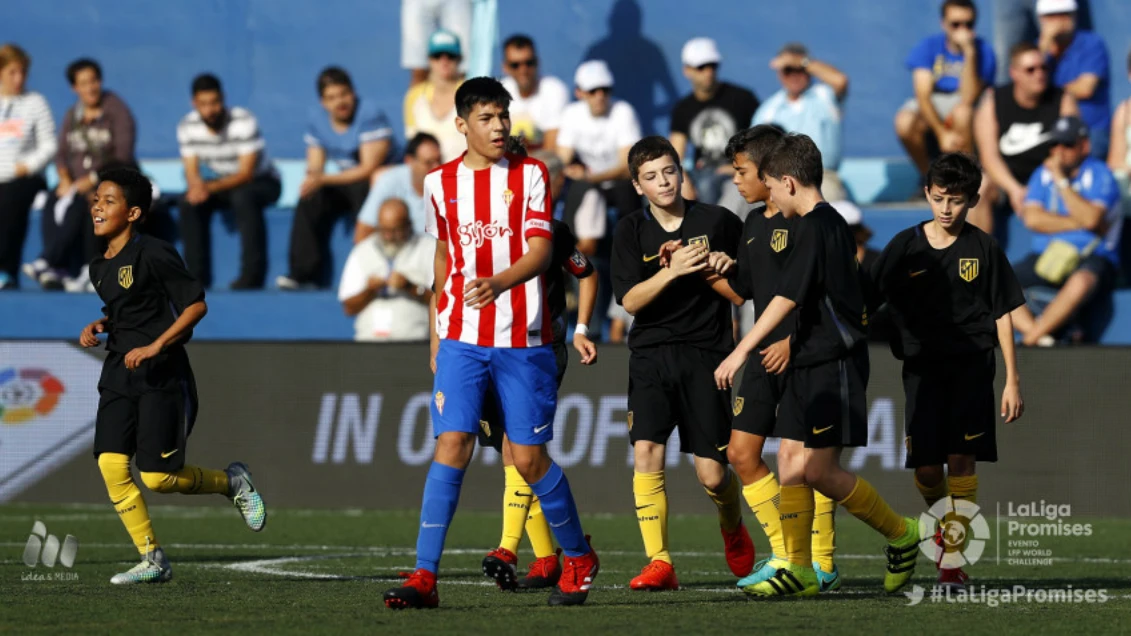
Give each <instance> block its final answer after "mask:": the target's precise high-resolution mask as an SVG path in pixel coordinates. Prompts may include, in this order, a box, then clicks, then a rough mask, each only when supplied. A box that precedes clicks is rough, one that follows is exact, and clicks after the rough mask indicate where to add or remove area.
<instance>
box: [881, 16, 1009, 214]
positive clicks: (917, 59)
mask: <svg viewBox="0 0 1131 636" xmlns="http://www.w3.org/2000/svg"><path fill="white" fill-rule="evenodd" d="M977 17H978V9H977V8H976V7H975V6H974V2H973V0H945V1H944V2H943V4H942V33H936V34H935V35H932V36H929V37H927V38H926V39H924V40H922V41H921V42H919V44H917V45H916V46H915V48H914V49H912V50H911V54H910V55H908V56H907V68H908V69H910V70H911V86H912V90H914V93H915V96H914V97H912V98H911V99H910V100H908V101H907V103H905V104H904V105H903V107H902V108H900V109H899V112H897V113H896V114H895V134H896V135H897V136H898V137H899V140H900V142H902V143H903V147H904V149H906V150H907V155H908V156H909V157H911V161H913V162H914V163H915V167H916V168H918V169H919V177H920V180H922V179H923V177H924V176H925V175H926V174H927V167H928V165H929V164H930V156H929V152H928V143H929V141H928V137H929V136H933V137H934V139H935V141H937V143H938V147H939V150H941V151H942V152H972V151H973V149H974V142H973V130H972V128H971V127H972V124H973V119H974V104H975V102H977V100H978V97H980V96H981V94H982V89H983V88H985V87H986V86H992V85H993V81H994V72H995V70H996V67H997V62H996V58H995V56H994V51H993V49H992V48H991V47H990V45H989V43H988V42H986V41H985V40H983V39H982V38H980V37H978V36H977V35H975V33H974V23H975V21H976V20H977ZM918 192H919V193H920V194H921V193H922V190H920V191H918Z"/></svg>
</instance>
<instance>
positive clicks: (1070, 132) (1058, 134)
mask: <svg viewBox="0 0 1131 636" xmlns="http://www.w3.org/2000/svg"><path fill="white" fill-rule="evenodd" d="M1088 133H1089V131H1088V124H1085V123H1084V120H1082V119H1080V118H1079V117H1075V116H1073V115H1068V116H1067V117H1061V118H1060V119H1058V120H1056V125H1054V126H1053V127H1052V132H1051V133H1050V134H1049V139H1051V140H1052V142H1053V143H1054V144H1064V145H1066V146H1073V145H1076V142H1078V141H1080V140H1081V139H1087V138H1088Z"/></svg>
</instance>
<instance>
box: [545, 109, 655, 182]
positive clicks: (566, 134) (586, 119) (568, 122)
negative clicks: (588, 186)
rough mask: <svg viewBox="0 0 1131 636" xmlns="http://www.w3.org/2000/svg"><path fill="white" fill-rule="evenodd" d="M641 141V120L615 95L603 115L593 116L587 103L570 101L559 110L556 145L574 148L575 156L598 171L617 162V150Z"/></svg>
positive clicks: (615, 165)
mask: <svg viewBox="0 0 1131 636" xmlns="http://www.w3.org/2000/svg"><path fill="white" fill-rule="evenodd" d="M638 141H640V122H639V121H638V120H637V119H636V111H635V110H633V109H632V106H630V105H629V103H628V102H624V101H621V100H619V99H614V100H613V101H612V105H611V106H610V107H609V112H608V113H607V114H606V115H605V116H604V117H594V116H593V114H592V113H590V112H589V104H588V103H586V102H583V101H580V102H573V103H572V104H570V105H569V106H566V107H565V110H564V111H563V112H562V125H561V127H560V128H559V129H558V146H560V147H563V148H573V150H574V152H576V153H577V158H578V159H581V161H582V163H584V164H585V166H586V167H587V168H589V172H593V173H600V172H605V171H606V170H611V169H613V168H615V167H617V165H618V164H619V163H620V150H621V149H622V148H629V147H631V146H632V144H634V143H636V142H638Z"/></svg>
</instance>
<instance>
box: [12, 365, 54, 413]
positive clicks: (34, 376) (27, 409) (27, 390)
mask: <svg viewBox="0 0 1131 636" xmlns="http://www.w3.org/2000/svg"><path fill="white" fill-rule="evenodd" d="M64 390H65V389H64V387H63V383H62V382H60V381H59V378H56V377H55V376H53V375H51V374H50V373H48V372H47V370H45V369H14V368H11V367H9V368H7V369H0V424H23V423H24V422H28V421H30V420H32V419H35V418H36V417H37V416H38V417H42V416H45V415H48V414H50V413H51V411H53V410H55V407H56V406H58V405H59V400H60V399H61V398H62V397H63V391H64Z"/></svg>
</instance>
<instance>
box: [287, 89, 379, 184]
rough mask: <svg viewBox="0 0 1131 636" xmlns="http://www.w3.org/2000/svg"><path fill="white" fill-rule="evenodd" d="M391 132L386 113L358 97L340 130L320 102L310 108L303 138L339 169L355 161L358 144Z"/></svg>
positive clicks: (374, 139) (357, 154)
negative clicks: (350, 119)
mask: <svg viewBox="0 0 1131 636" xmlns="http://www.w3.org/2000/svg"><path fill="white" fill-rule="evenodd" d="M392 136H393V128H392V127H391V126H390V125H389V120H388V119H387V118H386V117H385V113H383V112H381V110H380V109H379V108H377V106H376V105H375V104H371V103H367V102H365V101H363V100H361V99H358V100H357V110H356V112H355V113H354V117H353V122H352V123H351V124H350V126H349V128H347V129H346V130H345V132H341V133H339V132H337V131H336V130H334V128H333V127H332V126H331V125H330V117H329V115H327V114H326V111H325V110H323V109H322V107H321V106H317V107H314V108H311V110H310V116H309V117H308V118H307V125H306V134H305V135H303V137H302V139H303V141H305V142H306V145H307V146H316V147H318V148H322V149H323V150H325V151H326V160H327V161H329V162H333V163H334V164H336V165H337V166H338V168H339V169H340V170H348V169H350V168H352V167H354V166H356V165H357V164H358V161H359V160H360V151H361V144H363V143H366V142H370V141H379V140H381V139H389V138H390V137H392Z"/></svg>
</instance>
